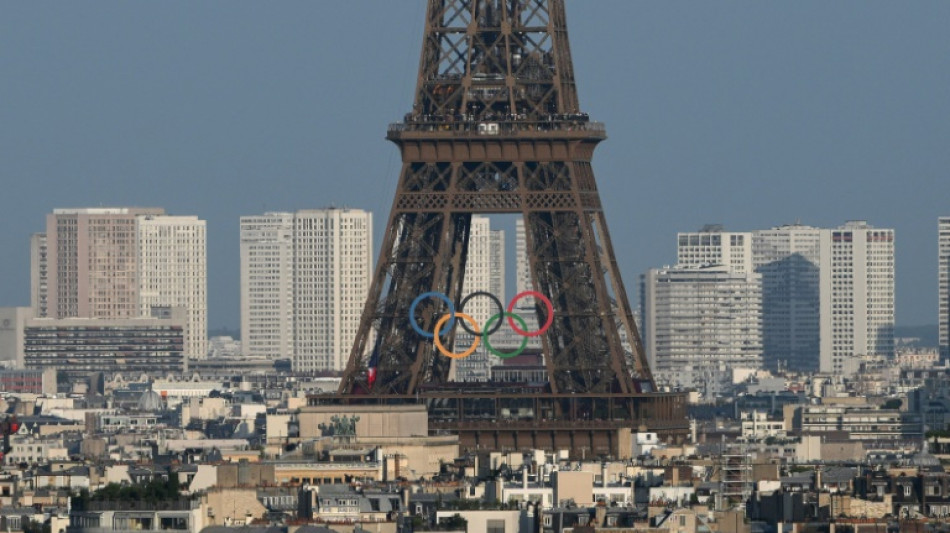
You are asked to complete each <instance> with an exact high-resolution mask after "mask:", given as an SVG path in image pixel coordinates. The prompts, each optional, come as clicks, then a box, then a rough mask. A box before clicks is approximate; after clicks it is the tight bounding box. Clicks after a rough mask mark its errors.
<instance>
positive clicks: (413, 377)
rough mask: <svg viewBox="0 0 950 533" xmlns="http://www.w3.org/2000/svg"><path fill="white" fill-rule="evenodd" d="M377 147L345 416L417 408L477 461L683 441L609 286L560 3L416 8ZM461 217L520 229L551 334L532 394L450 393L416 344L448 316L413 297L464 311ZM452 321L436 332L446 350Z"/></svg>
mask: <svg viewBox="0 0 950 533" xmlns="http://www.w3.org/2000/svg"><path fill="white" fill-rule="evenodd" d="M387 139H389V140H390V141H392V142H393V143H395V144H396V145H397V146H398V147H399V150H400V152H401V153H402V171H401V174H400V178H399V184H398V187H397V190H396V197H395V199H394V201H393V205H392V210H391V212H390V217H389V223H388V226H387V229H386V233H385V235H384V237H383V242H382V247H381V251H380V258H379V261H378V262H377V270H376V272H375V276H374V279H373V284H372V287H371V289H370V293H369V297H368V300H367V303H366V307H365V309H364V312H363V316H362V321H361V323H360V326H359V330H358V332H357V337H356V341H355V343H354V346H353V349H352V352H351V355H350V359H349V364H348V366H347V368H346V370H345V372H344V375H343V380H342V383H341V386H340V394H341V395H342V396H341V397H342V398H343V399H344V401H347V402H353V403H366V402H380V403H387V402H388V403H400V402H412V401H425V402H426V404H427V406H428V409H429V418H430V430H452V431H456V432H458V433H459V434H460V437H461V441H462V443H463V446H464V447H471V448H481V449H484V448H511V447H528V446H531V447H539V448H545V447H547V448H551V447H555V446H565V445H567V446H571V447H586V448H590V449H591V450H592V451H594V450H595V449H599V450H601V451H603V453H608V454H613V453H614V452H615V451H616V449H617V448H618V446H619V444H618V442H619V441H620V440H622V438H621V437H618V436H617V430H618V429H622V428H628V429H630V428H632V429H634V430H636V429H637V428H643V427H647V428H650V429H653V430H661V432H662V431H664V430H666V431H668V432H669V433H678V434H679V435H682V434H685V429H686V419H685V402H684V400H683V396H682V395H679V394H670V393H666V394H664V393H657V392H655V391H656V388H655V384H654V382H653V378H652V375H651V374H650V369H649V367H648V365H647V361H646V357H645V355H644V351H643V347H642V344H641V342H640V337H639V334H638V332H637V327H636V324H635V322H634V319H633V314H632V312H631V307H630V303H629V301H628V299H627V293H626V290H625V288H624V285H623V282H622V280H621V278H620V271H619V268H618V266H617V261H616V258H615V255H614V250H613V247H612V245H611V241H610V235H609V233H608V231H607V224H606V221H605V218H604V212H603V209H602V206H601V201H600V195H599V193H598V190H597V186H596V183H595V181H594V173H593V170H592V167H591V157H592V155H593V152H594V148H595V147H596V146H597V144H598V143H599V142H601V141H602V140H604V139H606V130H605V128H604V125H603V124H602V123H599V122H594V121H591V120H590V118H589V117H588V115H587V114H586V113H583V112H582V111H581V108H580V105H579V102H578V96H577V87H576V85H575V80H574V68H573V63H572V60H571V53H570V46H569V43H568V33H567V25H566V20H565V8H564V1H563V0H429V1H428V9H427V12H426V21H425V35H424V37H423V45H422V58H421V62H420V68H419V77H418V84H417V89H416V94H415V102H414V104H413V107H412V111H411V112H409V113H407V114H406V116H405V118H404V120H403V121H402V122H400V123H397V124H393V125H391V126H390V128H389V131H388V134H387ZM474 214H520V215H521V216H522V217H523V218H524V221H525V232H526V240H527V249H528V256H529V263H530V274H531V280H532V282H533V285H534V289H535V291H537V292H538V293H540V294H541V295H543V296H546V297H547V298H548V299H549V300H550V302H551V306H550V307H548V306H547V305H546V304H544V303H542V302H540V301H538V300H535V301H534V307H535V313H536V314H537V318H538V324H545V323H547V322H550V327H548V328H547V330H546V331H545V332H544V333H543V335H541V343H542V347H543V348H542V353H543V361H544V367H545V371H546V374H547V383H546V384H544V385H542V386H529V385H527V384H521V385H507V386H498V385H491V384H482V385H471V384H466V385H464V386H463V385H461V384H456V383H453V382H452V381H451V376H452V372H451V369H452V362H453V359H451V358H449V357H445V356H444V355H442V354H440V353H439V352H438V351H437V349H436V347H435V346H434V343H433V339H432V338H425V337H423V336H422V335H420V333H419V332H420V331H422V332H432V331H433V329H434V328H435V327H436V324H437V322H438V321H439V320H440V318H441V317H444V315H445V314H446V313H447V312H448V308H449V306H448V305H447V303H446V302H444V301H441V300H440V299H438V298H426V299H424V300H419V297H420V295H424V294H427V293H432V292H435V293H440V294H444V295H446V296H447V299H448V300H451V302H452V303H454V304H455V308H458V303H459V302H460V301H461V300H462V298H463V296H465V295H463V294H462V285H463V275H464V271H465V263H466V253H467V250H468V241H469V232H470V224H471V220H472V215H474ZM551 311H553V313H552V312H551ZM410 315H412V316H413V320H415V323H414V324H413V323H410ZM449 318H450V319H451V318H452V317H451V316H450V317H449ZM460 322H461V319H456V320H450V321H449V322H448V324H449V326H448V327H446V328H444V329H445V331H443V332H440V335H439V337H440V339H442V341H443V342H444V344H445V346H447V347H449V349H452V346H454V338H455V331H456V330H457V329H458V328H457V327H456V326H457V324H459V323H460ZM444 323H445V322H444V321H443V324H444ZM414 326H415V327H414ZM441 333H444V334H441ZM624 340H626V343H625V342H624ZM625 346H629V348H625ZM513 412H514V413H521V414H522V415H524V414H525V413H527V414H528V415H530V416H521V417H512V415H511V413H513ZM506 413H507V415H506ZM502 422H503V426H504V429H503V430H499V429H498V428H499V425H502ZM618 439H619V440H618Z"/></svg>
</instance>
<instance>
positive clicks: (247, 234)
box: [241, 213, 294, 359]
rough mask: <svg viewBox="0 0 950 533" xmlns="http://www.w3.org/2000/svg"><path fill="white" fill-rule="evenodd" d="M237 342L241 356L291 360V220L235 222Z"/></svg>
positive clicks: (275, 216) (271, 216)
mask: <svg viewBox="0 0 950 533" xmlns="http://www.w3.org/2000/svg"><path fill="white" fill-rule="evenodd" d="M241 339H242V341H241V342H242V349H243V352H244V354H245V355H250V356H257V357H268V358H273V359H292V358H293V356H294V214H293V213H266V214H263V215H255V216H246V217H241Z"/></svg>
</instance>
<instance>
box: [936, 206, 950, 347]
mask: <svg viewBox="0 0 950 533" xmlns="http://www.w3.org/2000/svg"><path fill="white" fill-rule="evenodd" d="M937 249H938V252H937V254H938V271H939V276H938V277H939V281H938V291H937V295H938V298H937V300H938V304H937V306H938V308H937V323H938V324H939V325H940V358H941V359H943V360H947V359H950V217H940V219H939V220H938V222H937Z"/></svg>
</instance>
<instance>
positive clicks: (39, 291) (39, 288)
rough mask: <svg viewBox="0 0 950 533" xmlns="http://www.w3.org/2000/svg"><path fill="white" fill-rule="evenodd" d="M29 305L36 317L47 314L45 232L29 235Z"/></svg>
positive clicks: (47, 290) (47, 285) (47, 262)
mask: <svg viewBox="0 0 950 533" xmlns="http://www.w3.org/2000/svg"><path fill="white" fill-rule="evenodd" d="M30 264H31V265H34V266H35V268H31V269H30V307H32V308H33V315H34V316H36V317H37V318H45V317H46V316H48V314H49V302H48V299H49V271H48V270H47V268H48V267H49V260H48V259H47V257H46V234H45V233H34V234H33V235H31V236H30Z"/></svg>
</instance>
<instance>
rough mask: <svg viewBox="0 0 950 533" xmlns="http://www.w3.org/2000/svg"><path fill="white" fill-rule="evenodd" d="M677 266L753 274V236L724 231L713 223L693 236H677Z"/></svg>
mask: <svg viewBox="0 0 950 533" xmlns="http://www.w3.org/2000/svg"><path fill="white" fill-rule="evenodd" d="M676 264H677V265H678V266H683V267H704V266H715V265H722V266H725V267H728V268H729V271H730V272H735V273H737V274H748V273H751V272H752V233H748V232H746V233H734V232H726V231H723V228H722V226H720V225H716V224H711V225H707V226H705V227H703V229H701V230H700V231H698V232H694V233H678V234H677V235H676Z"/></svg>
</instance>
